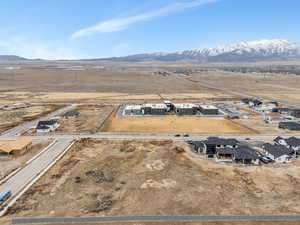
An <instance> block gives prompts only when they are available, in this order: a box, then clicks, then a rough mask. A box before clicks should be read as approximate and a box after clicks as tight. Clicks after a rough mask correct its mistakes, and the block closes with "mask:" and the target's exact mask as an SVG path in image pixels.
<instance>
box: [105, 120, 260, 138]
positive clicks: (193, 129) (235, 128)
mask: <svg viewBox="0 0 300 225" xmlns="http://www.w3.org/2000/svg"><path fill="white" fill-rule="evenodd" d="M102 131H103V132H117V133H169V134H176V133H188V134H190V133H194V134H253V133H255V132H254V131H253V130H250V129H247V128H245V127H242V126H240V125H238V124H236V123H234V122H233V121H230V120H226V119H223V118H199V117H176V116H173V117H168V116H165V117H134V118H133V117H132V118H118V117H114V118H112V119H111V120H110V121H109V122H108V124H106V126H105V127H104V129H103V130H102Z"/></svg>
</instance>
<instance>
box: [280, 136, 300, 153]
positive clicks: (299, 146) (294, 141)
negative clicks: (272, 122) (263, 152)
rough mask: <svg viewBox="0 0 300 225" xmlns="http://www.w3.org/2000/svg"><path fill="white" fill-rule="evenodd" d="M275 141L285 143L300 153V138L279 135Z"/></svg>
mask: <svg viewBox="0 0 300 225" xmlns="http://www.w3.org/2000/svg"><path fill="white" fill-rule="evenodd" d="M274 142H275V144H276V145H283V146H286V147H287V148H290V149H293V151H294V152H295V153H296V154H297V155H300V138H296V137H290V138H286V139H285V138H282V137H277V138H275V139H274Z"/></svg>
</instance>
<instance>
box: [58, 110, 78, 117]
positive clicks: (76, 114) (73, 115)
mask: <svg viewBox="0 0 300 225" xmlns="http://www.w3.org/2000/svg"><path fill="white" fill-rule="evenodd" d="M79 115H80V113H79V112H78V111H75V110H72V111H68V112H66V113H64V114H62V116H63V117H77V116H79Z"/></svg>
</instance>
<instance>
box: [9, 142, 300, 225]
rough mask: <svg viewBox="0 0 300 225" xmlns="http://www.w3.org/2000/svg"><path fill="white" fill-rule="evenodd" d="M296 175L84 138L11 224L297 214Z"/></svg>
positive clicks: (289, 168)
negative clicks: (48, 219)
mask: <svg viewBox="0 0 300 225" xmlns="http://www.w3.org/2000/svg"><path fill="white" fill-rule="evenodd" d="M299 171H300V170H299V163H298V162H295V163H292V164H289V165H279V164H278V165H268V166H264V165H262V166H251V167H244V166H239V165H234V164H222V163H216V162H214V161H212V160H208V159H206V158H205V157H204V156H200V155H196V154H195V153H192V152H191V151H190V150H189V147H188V146H187V145H186V144H184V143H182V142H176V143H175V142H172V141H155V140H153V141H150V140H149V141H108V140H102V141H101V140H98V141H94V140H89V139H86V140H82V141H81V142H80V143H77V144H76V145H75V146H73V148H72V149H71V150H70V151H69V152H68V153H67V154H66V155H65V156H64V157H63V158H62V160H60V161H59V162H58V163H57V164H56V165H55V166H54V167H53V168H51V169H50V170H49V171H48V172H47V174H46V175H45V176H43V177H42V178H41V180H39V181H38V182H37V183H36V184H35V185H34V186H33V187H32V188H31V189H30V190H29V191H28V192H27V193H26V194H25V195H24V196H23V197H22V198H21V199H20V200H19V201H18V202H17V203H16V205H15V206H14V207H13V208H12V209H11V210H10V212H9V215H8V216H7V218H11V217H77V216H85V217H89V216H111V215H113V216H121V215H123V216H126V215H257V214H260V215H261V214H299V213H300V202H299V198H300V192H299V188H298V187H299V183H300V172H299ZM270 174H271V175H270ZM66 205H68V207H66ZM149 224H151V223H149ZM187 224H188V223H187ZM191 224H193V223H191ZM200 224H201V223H200ZM203 224H219V223H203ZM221 224H226V223H221ZM227 224H228V223H227ZM230 224H232V223H230ZM237 224H238V223H237ZM243 224H244V223H243ZM245 224H247V223H245ZM249 224H254V223H249ZM262 224H268V223H262Z"/></svg>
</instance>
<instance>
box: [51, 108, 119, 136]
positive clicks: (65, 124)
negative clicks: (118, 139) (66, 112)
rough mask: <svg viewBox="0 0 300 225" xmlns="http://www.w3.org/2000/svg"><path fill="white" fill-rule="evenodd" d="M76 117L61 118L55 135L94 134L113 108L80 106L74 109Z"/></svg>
mask: <svg viewBox="0 0 300 225" xmlns="http://www.w3.org/2000/svg"><path fill="white" fill-rule="evenodd" d="M75 110H76V111H78V112H79V113H80V115H79V116H78V117H69V118H62V119H60V120H59V123H60V124H61V126H60V127H59V128H58V129H57V130H56V131H55V132H56V133H66V134H67V133H95V132H97V131H99V130H100V128H101V126H102V125H103V123H104V121H105V119H106V118H107V117H108V116H109V115H110V114H111V113H112V111H113V110H114V106H97V105H82V106H79V107H77V108H76V109H75Z"/></svg>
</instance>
